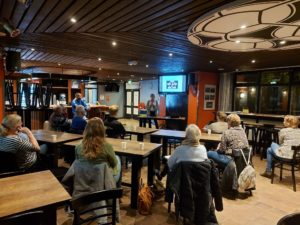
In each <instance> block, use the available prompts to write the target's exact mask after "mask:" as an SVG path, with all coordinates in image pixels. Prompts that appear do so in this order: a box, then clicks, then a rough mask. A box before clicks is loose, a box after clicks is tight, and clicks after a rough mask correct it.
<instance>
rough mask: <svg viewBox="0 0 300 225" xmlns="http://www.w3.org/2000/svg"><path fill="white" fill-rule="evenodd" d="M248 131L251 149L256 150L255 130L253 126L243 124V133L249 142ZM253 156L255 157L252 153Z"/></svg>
mask: <svg viewBox="0 0 300 225" xmlns="http://www.w3.org/2000/svg"><path fill="white" fill-rule="evenodd" d="M249 131H251V134H252V139H251V145H252V149H254V150H255V149H256V141H257V128H256V126H255V125H250V124H245V133H246V136H247V139H248V140H249ZM253 155H255V151H253Z"/></svg>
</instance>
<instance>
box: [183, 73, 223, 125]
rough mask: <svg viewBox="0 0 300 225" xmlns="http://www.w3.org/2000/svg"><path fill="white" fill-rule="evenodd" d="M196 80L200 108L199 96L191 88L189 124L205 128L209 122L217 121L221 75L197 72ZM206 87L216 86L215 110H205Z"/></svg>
mask: <svg viewBox="0 0 300 225" xmlns="http://www.w3.org/2000/svg"><path fill="white" fill-rule="evenodd" d="M196 79H197V81H198V106H197V94H195V93H193V91H192V87H191V86H190V87H189V97H188V124H191V123H196V124H197V125H198V126H199V128H203V127H204V126H205V125H206V124H207V123H208V122H209V121H211V120H214V119H215V112H216V111H217V107H218V85H219V75H218V74H216V73H209V72H196ZM205 85H216V89H217V90H216V91H217V92H216V98H215V110H204V87H205ZM197 107H198V110H197ZM197 111H198V115H197ZM197 116H198V118H197ZM197 121H198V122H197Z"/></svg>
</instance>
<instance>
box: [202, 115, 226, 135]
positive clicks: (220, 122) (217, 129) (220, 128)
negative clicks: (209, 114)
mask: <svg viewBox="0 0 300 225" xmlns="http://www.w3.org/2000/svg"><path fill="white" fill-rule="evenodd" d="M226 119H227V115H226V113H224V112H221V111H219V112H217V122H214V123H211V124H209V125H207V126H206V129H210V130H211V132H212V133H214V134H222V133H223V132H224V131H225V130H227V129H228V124H227V122H226Z"/></svg>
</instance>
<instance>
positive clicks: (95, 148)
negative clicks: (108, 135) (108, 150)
mask: <svg viewBox="0 0 300 225" xmlns="http://www.w3.org/2000/svg"><path fill="white" fill-rule="evenodd" d="M104 141H105V128H104V124H103V121H102V120H101V119H100V118H98V117H94V118H91V119H89V120H88V122H87V125H86V127H85V129H84V132H83V140H82V148H83V155H84V157H86V158H87V159H95V158H97V156H98V155H99V154H100V153H101V152H102V148H103V143H104Z"/></svg>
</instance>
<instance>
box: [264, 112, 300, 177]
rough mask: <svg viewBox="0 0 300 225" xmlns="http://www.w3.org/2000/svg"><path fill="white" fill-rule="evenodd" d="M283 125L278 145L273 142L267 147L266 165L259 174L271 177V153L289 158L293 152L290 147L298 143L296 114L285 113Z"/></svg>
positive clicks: (298, 132)
mask: <svg viewBox="0 0 300 225" xmlns="http://www.w3.org/2000/svg"><path fill="white" fill-rule="evenodd" d="M283 125H284V126H285V128H283V129H281V130H280V132H279V145H278V144H277V143H274V142H273V143H272V144H271V146H270V147H269V148H268V149H267V167H266V170H265V172H264V173H262V174H260V175H261V176H264V177H267V178H270V177H271V170H272V158H273V155H276V156H277V157H280V158H286V159H291V158H293V153H294V151H293V150H292V149H291V147H292V146H298V145H300V129H299V128H298V125H299V119H298V118H297V117H296V116H291V115H287V116H285V117H284V121H283Z"/></svg>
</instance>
